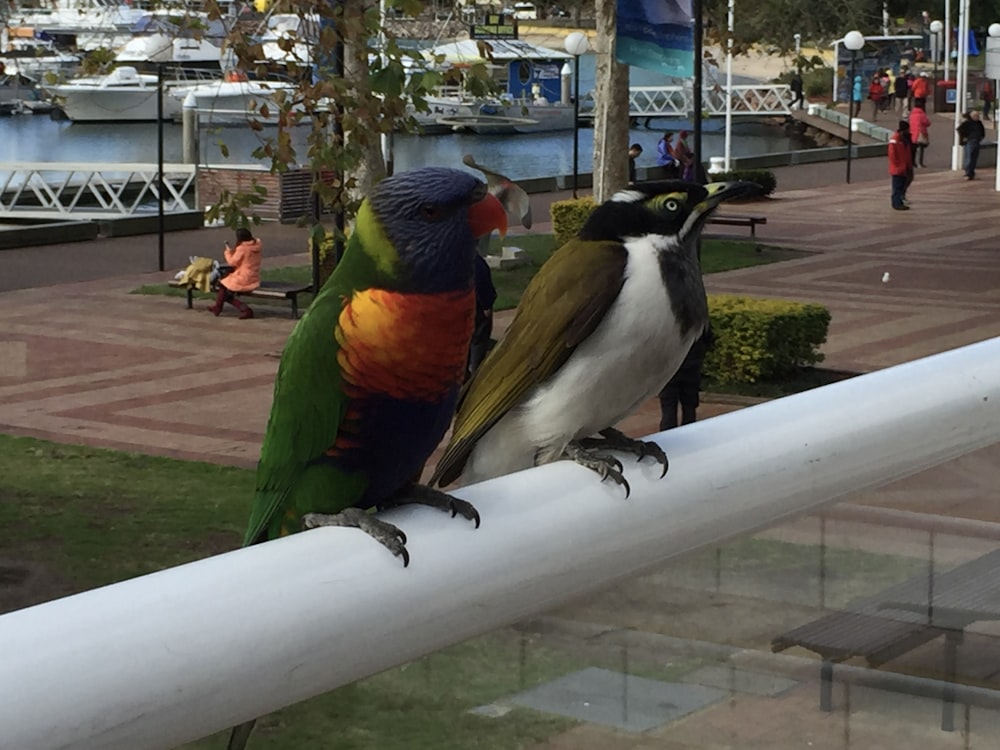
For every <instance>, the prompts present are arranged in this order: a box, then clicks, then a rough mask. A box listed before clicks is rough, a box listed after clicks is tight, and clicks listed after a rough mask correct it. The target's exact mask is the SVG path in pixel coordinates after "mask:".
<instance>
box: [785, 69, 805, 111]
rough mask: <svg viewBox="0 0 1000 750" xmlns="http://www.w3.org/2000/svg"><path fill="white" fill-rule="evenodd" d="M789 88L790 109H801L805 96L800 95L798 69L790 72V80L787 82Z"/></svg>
mask: <svg viewBox="0 0 1000 750" xmlns="http://www.w3.org/2000/svg"><path fill="white" fill-rule="evenodd" d="M789 88H791V90H792V103H791V104H789V105H788V106H789V108H790V109H802V105H803V104H804V103H805V97H804V96H803V95H802V74H801V73H799V71H797V70H796V71H795V72H794V73H793V74H792V80H791V82H790V83H789Z"/></svg>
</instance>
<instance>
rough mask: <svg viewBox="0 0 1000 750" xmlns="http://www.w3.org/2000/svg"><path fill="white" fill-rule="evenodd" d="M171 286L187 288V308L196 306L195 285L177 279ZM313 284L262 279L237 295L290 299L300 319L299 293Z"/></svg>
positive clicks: (296, 316) (293, 311) (308, 289)
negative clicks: (248, 290) (254, 286)
mask: <svg viewBox="0 0 1000 750" xmlns="http://www.w3.org/2000/svg"><path fill="white" fill-rule="evenodd" d="M169 286H172V287H174V288H175V289H186V290H187V308H188V310H190V309H192V308H193V307H194V293H195V289H194V287H190V286H188V285H187V284H180V283H178V282H177V281H176V280H173V281H170V282H169ZM311 291H312V284H299V283H290V282H285V281H262V282H260V286H259V287H257V288H256V289H254V290H253V291H252V292H239V293H238V294H237V295H236V296H237V297H257V298H259V299H278V300H282V299H283V300H288V301H289V302H291V303H292V318H293V319H294V320H298V318H299V295H300V294H303V293H304V292H311Z"/></svg>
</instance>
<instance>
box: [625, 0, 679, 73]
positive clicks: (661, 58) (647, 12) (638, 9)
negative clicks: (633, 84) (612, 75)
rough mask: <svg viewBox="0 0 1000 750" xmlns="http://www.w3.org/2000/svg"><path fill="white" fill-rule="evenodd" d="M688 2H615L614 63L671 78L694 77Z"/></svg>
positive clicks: (647, 0)
mask: <svg viewBox="0 0 1000 750" xmlns="http://www.w3.org/2000/svg"><path fill="white" fill-rule="evenodd" d="M693 27H694V21H693V19H692V16H691V0H618V38H617V40H616V47H617V53H616V55H615V57H617V58H618V61H619V62H621V63H624V64H626V65H635V66H637V67H640V68H646V69H647V70H655V71H657V72H659V73H663V74H665V75H668V76H673V77H675V78H690V77H691V76H693V75H694V34H693Z"/></svg>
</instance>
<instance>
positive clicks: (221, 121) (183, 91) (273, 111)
mask: <svg viewBox="0 0 1000 750" xmlns="http://www.w3.org/2000/svg"><path fill="white" fill-rule="evenodd" d="M281 91H284V92H286V93H287V94H291V93H292V92H294V91H295V85H294V84H292V83H285V82H281V81H221V80H220V81H210V82H208V83H202V84H198V85H195V86H175V87H173V88H171V89H170V94H171V97H172V98H173V100H174V101H175V102H176V103H178V104H179V105H180V104H182V103H183V102H184V100H185V99H186V98H187V97H188V96H189V95H190V96H192V97H194V105H195V108H196V109H197V110H198V116H199V118H200V120H201V124H202V125H213V124H214V125H239V124H245V123H246V122H247V120H251V119H253V120H261V121H264V122H274V121H275V120H277V112H278V103H277V101H276V100H275V96H276V94H278V93H279V92H281ZM265 109H266V116H265V114H264V112H265Z"/></svg>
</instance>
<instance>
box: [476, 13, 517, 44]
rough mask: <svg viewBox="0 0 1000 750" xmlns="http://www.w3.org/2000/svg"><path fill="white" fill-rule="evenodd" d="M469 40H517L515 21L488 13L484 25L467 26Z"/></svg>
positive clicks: (504, 16)
mask: <svg viewBox="0 0 1000 750" xmlns="http://www.w3.org/2000/svg"><path fill="white" fill-rule="evenodd" d="M469 38H470V39H517V19H516V18H514V16H507V15H500V14H498V13H490V14H489V15H487V16H486V19H485V22H484V23H474V24H472V25H471V26H469Z"/></svg>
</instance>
